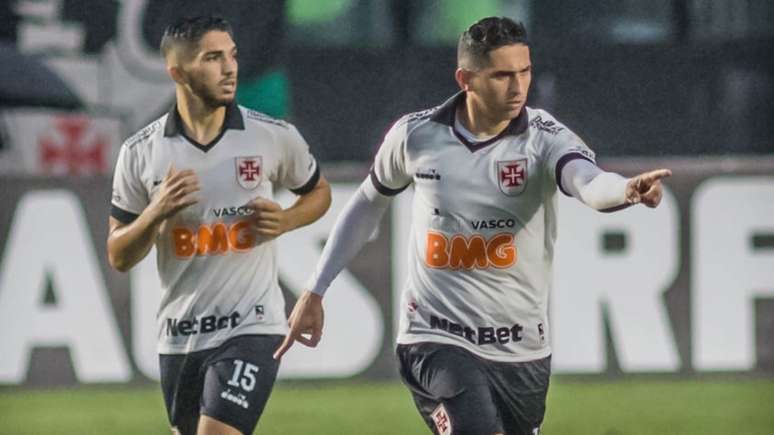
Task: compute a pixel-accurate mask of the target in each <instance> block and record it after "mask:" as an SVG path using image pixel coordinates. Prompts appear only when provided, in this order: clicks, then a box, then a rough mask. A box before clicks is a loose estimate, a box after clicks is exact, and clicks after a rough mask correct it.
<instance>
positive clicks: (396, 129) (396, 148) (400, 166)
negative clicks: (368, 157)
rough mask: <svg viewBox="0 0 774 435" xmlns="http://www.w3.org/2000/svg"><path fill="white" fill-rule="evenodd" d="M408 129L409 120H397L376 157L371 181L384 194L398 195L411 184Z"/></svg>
mask: <svg viewBox="0 0 774 435" xmlns="http://www.w3.org/2000/svg"><path fill="white" fill-rule="evenodd" d="M407 131H408V125H407V122H405V121H403V120H399V121H398V122H396V123H395V124H394V125H393V126H392V128H390V130H389V131H388V132H387V134H386V135H385V136H384V141H382V144H381V146H380V147H379V151H377V153H376V157H375V158H374V164H373V166H372V167H371V174H370V177H371V182H372V183H373V185H374V187H375V188H376V190H377V191H378V192H379V193H381V194H382V195H385V196H394V195H397V194H399V193H400V192H402V191H403V190H405V189H406V188H407V187H408V186H409V184H411V181H412V177H411V174H409V171H408V168H407V164H406V163H407V162H406V160H407V158H406V139H407V135H408V133H407Z"/></svg>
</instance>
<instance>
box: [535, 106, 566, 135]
mask: <svg viewBox="0 0 774 435" xmlns="http://www.w3.org/2000/svg"><path fill="white" fill-rule="evenodd" d="M527 113H529V115H530V116H529V126H530V128H533V129H536V130H538V131H540V132H542V133H547V134H550V135H552V136H556V135H557V134H559V133H560V132H561V131H563V130H567V127H565V126H564V125H563V124H562V123H561V122H559V121H557V120H556V118H554V117H553V116H551V114H550V113H548V112H546V111H545V110H541V109H531V110H529V111H528V112H527Z"/></svg>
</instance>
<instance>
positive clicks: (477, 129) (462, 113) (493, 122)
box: [457, 99, 511, 137]
mask: <svg viewBox="0 0 774 435" xmlns="http://www.w3.org/2000/svg"><path fill="white" fill-rule="evenodd" d="M457 119H459V120H460V122H461V123H462V125H463V126H465V128H466V129H468V131H469V132H471V133H473V134H474V135H476V136H490V137H491V136H497V135H498V134H500V133H501V132H502V131H503V130H505V128H506V127H508V124H509V123H510V122H511V120H510V119H505V120H503V119H500V118H497V119H494V118H491V117H488V116H486V115H485V114H484V112H483V111H482V110H480V109H479V108H478V107H476V106H475V104H474V103H473V102H472V101H470V99H466V100H465V104H460V105H459V106H458V107H457Z"/></svg>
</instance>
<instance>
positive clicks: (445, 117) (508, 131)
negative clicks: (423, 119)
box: [430, 91, 529, 152]
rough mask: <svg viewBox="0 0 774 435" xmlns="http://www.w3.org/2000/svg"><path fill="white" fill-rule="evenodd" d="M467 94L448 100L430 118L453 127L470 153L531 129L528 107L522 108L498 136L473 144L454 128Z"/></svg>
mask: <svg viewBox="0 0 774 435" xmlns="http://www.w3.org/2000/svg"><path fill="white" fill-rule="evenodd" d="M465 95H466V94H465V92H464V91H461V92H458V93H456V94H455V95H454V96H453V97H451V98H449V99H448V100H446V101H445V102H444V103H443V104H441V106H439V108H438V110H437V111H436V112H435V113H434V114H433V116H431V117H430V119H431V120H432V121H435V122H438V123H440V124H444V125H448V126H449V127H451V129H452V132H453V133H454V136H456V137H457V139H458V140H459V141H460V142H462V144H463V145H465V146H466V147H467V148H468V149H469V150H470V152H476V151H478V150H480V149H482V148H485V147H486V146H488V145H491V144H493V143H495V142H497V141H498V140H500V139H502V138H503V137H505V136H518V135H520V134H522V133H524V132H525V131H527V128H528V127H529V119H528V118H529V115H528V114H527V106H522V108H521V112H519V116H517V117H515V118H513V119H512V120H511V122H510V123H508V126H507V127H505V129H503V131H501V132H500V133H498V134H497V136H495V137H493V138H491V139H488V140H485V141H483V142H471V141H469V140H467V139H466V138H465V136H463V135H462V134H461V133H460V132H458V131H457V130H456V129H455V128H454V119H455V117H456V116H457V106H458V105H460V104H462V103H464V102H465Z"/></svg>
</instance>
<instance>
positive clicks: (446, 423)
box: [430, 403, 452, 435]
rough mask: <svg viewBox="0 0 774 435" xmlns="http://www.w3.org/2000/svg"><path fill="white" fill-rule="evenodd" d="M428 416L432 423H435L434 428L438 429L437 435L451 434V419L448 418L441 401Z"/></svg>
mask: <svg viewBox="0 0 774 435" xmlns="http://www.w3.org/2000/svg"><path fill="white" fill-rule="evenodd" d="M430 418H432V419H433V423H434V424H435V428H436V430H438V434H439V435H451V433H452V425H451V419H450V418H449V414H448V413H447V412H446V408H445V407H444V406H443V403H442V404H440V405H438V407H437V408H435V411H433V413H432V414H430Z"/></svg>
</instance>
